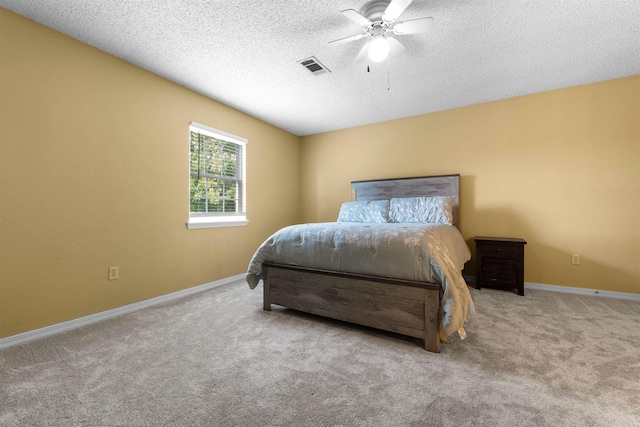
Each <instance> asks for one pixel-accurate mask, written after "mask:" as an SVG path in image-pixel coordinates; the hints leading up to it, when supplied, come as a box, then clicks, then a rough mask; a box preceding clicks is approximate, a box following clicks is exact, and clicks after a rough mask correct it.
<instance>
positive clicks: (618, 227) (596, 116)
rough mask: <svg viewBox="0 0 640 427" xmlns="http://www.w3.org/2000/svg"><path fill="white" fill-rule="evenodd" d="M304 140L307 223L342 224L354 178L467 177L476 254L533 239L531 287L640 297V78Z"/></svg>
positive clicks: (466, 222)
mask: <svg viewBox="0 0 640 427" xmlns="http://www.w3.org/2000/svg"><path fill="white" fill-rule="evenodd" d="M302 143H303V144H302V169H301V171H302V172H301V173H302V175H301V176H302V183H303V187H302V189H303V197H302V220H303V221H331V220H334V219H335V218H336V217H337V214H338V210H339V208H340V204H341V203H342V202H344V201H347V200H350V197H351V191H350V181H352V180H364V179H376V178H392V177H410V176H423V175H438V174H448V173H459V174H461V222H462V224H461V231H462V234H463V236H464V237H465V239H466V240H467V242H468V243H469V246H470V247H471V249H472V251H474V249H475V247H474V243H473V236H474V235H485V236H514V237H523V238H525V239H526V240H527V241H528V245H527V246H526V250H525V252H526V258H525V265H526V268H525V280H526V281H527V282H533V283H542V284H551V285H560V286H570V287H581V288H591V289H602V290H609V291H619V292H630V293H640V221H639V220H638V217H639V216H640V76H632V77H628V78H623V79H617V80H611V81H606V82H601V83H596V84H591V85H585V86H578V87H573V88H568V89H562V90H556V91H551V92H545V93H540V94H535V95H530V96H523V97H518V98H513V99H507V100H502V101H497V102H491V103H486V104H481V105H475V106H470V107H466V108H458V109H453V110H448V111H443V112H437V113H432V114H426V115H421V116H416V117H411V118H406V119H401V120H395V121H390V122H386V123H379V124H374V125H370V126H362V127H357V128H351V129H346V130H341V131H336V132H329V133H324V134H318V135H312V136H308V137H304V138H302ZM572 253H578V254H580V255H581V256H582V263H581V264H580V265H578V266H576V265H572V264H571V254H572ZM474 268H475V267H474V265H473V263H471V264H468V268H467V270H466V272H465V273H467V274H472V275H475V272H474V270H473V269H474Z"/></svg>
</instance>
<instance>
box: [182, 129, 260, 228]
mask: <svg viewBox="0 0 640 427" xmlns="http://www.w3.org/2000/svg"><path fill="white" fill-rule="evenodd" d="M194 130H195V131H197V132H199V133H201V134H203V135H207V136H210V137H212V138H216V139H221V140H224V141H228V142H231V143H233V144H237V145H241V146H242V201H241V206H242V209H243V211H244V212H239V213H237V214H232V215H230V214H219V213H214V212H212V213H209V214H202V213H197V214H192V213H191V207H189V221H188V222H187V228H188V229H190V230H191V229H200V228H214V227H238V226H245V225H247V224H249V221H248V220H247V196H246V194H247V191H246V189H247V185H246V182H247V178H246V171H247V168H246V163H247V147H246V146H247V143H248V142H249V141H248V140H247V139H246V138H242V137H240V136H237V135H233V134H231V133H228V132H224V131H221V130H219V129H215V128H212V127H210V126H207V125H203V124H200V123H197V122H191V123H189V144H191V142H190V141H191V132H192V131H194ZM189 176H191V165H190V164H189ZM190 193H191V188H190V187H189V189H188V193H187V194H188V195H189V198H190ZM189 202H190V201H189ZM189 206H191V204H190V203H189Z"/></svg>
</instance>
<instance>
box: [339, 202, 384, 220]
mask: <svg viewBox="0 0 640 427" xmlns="http://www.w3.org/2000/svg"><path fill="white" fill-rule="evenodd" d="M388 218H389V201H388V200H372V201H358V202H345V203H343V204H342V206H341V207H340V213H339V214H338V222H369V223H381V222H387V221H388Z"/></svg>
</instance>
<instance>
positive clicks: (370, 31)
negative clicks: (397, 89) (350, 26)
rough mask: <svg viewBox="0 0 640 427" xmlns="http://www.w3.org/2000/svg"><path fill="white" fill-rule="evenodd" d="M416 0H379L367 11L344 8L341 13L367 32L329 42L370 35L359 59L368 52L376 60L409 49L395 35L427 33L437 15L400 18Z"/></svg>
mask: <svg viewBox="0 0 640 427" xmlns="http://www.w3.org/2000/svg"><path fill="white" fill-rule="evenodd" d="M412 1H413V0H391V2H389V1H376V2H373V3H371V5H370V6H369V7H367V9H366V10H365V11H364V14H360V13H358V12H357V11H355V10H354V9H346V10H343V11H342V12H340V13H342V14H343V15H344V16H345V17H347V18H349V19H350V20H351V21H353V22H355V23H356V24H358V25H360V26H361V27H363V28H364V30H365V32H364V33H360V34H356V35H354V36H349V37H344V38H341V39H338V40H333V41H330V42H329V44H339V43H345V42H350V41H354V40H360V39H362V38H365V37H367V38H368V39H369V41H368V42H367V43H366V44H365V45H364V46H363V47H362V49H360V53H358V56H356V59H355V62H359V61H361V60H363V59H364V58H365V56H366V55H368V56H369V59H371V60H372V61H373V62H380V61H383V60H385V59H386V58H387V57H388V56H389V53H391V54H392V55H394V56H397V55H400V54H402V53H403V52H404V51H405V50H406V49H405V47H404V46H403V45H402V43H400V42H399V41H398V40H396V39H395V38H394V37H392V35H395V36H402V35H405V34H418V33H426V32H428V31H429V29H430V28H431V23H432V21H433V18H431V17H429V18H420V19H412V20H409V21H403V22H396V19H398V17H399V16H400V15H401V14H402V12H404V11H405V9H406V8H407V7H409V5H410V4H411V2H412Z"/></svg>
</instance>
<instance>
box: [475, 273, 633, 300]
mask: <svg viewBox="0 0 640 427" xmlns="http://www.w3.org/2000/svg"><path fill="white" fill-rule="evenodd" d="M464 280H465V281H466V282H467V283H469V284H475V283H476V277H475V276H464ZM524 288H525V289H536V290H540V291H550V292H562V293H565V294H578V295H591V296H597V297H605V298H617V299H626V300H630V301H638V302H640V294H632V293H628V292H613V291H603V290H600V289H587V288H573V287H570V286H556V285H545V284H542V283H529V282H525V283H524Z"/></svg>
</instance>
